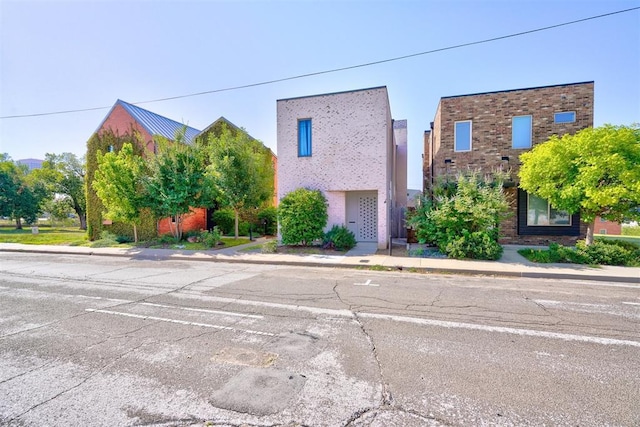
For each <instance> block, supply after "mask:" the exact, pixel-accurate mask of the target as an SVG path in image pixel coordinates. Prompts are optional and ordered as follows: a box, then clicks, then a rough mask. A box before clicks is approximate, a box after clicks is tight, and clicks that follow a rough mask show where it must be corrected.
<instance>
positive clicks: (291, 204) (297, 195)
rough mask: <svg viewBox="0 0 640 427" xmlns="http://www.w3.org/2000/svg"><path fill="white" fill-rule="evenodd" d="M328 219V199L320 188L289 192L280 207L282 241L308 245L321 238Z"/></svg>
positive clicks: (290, 243) (279, 217)
mask: <svg viewBox="0 0 640 427" xmlns="http://www.w3.org/2000/svg"><path fill="white" fill-rule="evenodd" d="M327 219H328V214H327V199H325V197H324V195H323V194H322V193H321V192H320V191H319V190H309V189H306V188H298V189H297V190H294V191H292V192H290V193H287V195H285V196H284V197H283V198H282V200H281V201H280V206H279V207H278V220H279V221H280V232H281V234H282V243H283V244H285V245H304V246H307V245H310V244H311V243H313V241H314V240H321V239H322V238H323V237H324V233H323V231H322V230H323V229H324V227H325V225H326V224H327Z"/></svg>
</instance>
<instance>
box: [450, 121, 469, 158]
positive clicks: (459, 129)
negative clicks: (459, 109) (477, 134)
mask: <svg viewBox="0 0 640 427" xmlns="http://www.w3.org/2000/svg"><path fill="white" fill-rule="evenodd" d="M453 139H454V146H453V151H471V120H465V121H461V122H455V128H454V131H453Z"/></svg>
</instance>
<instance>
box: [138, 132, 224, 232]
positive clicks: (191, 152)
mask: <svg viewBox="0 0 640 427" xmlns="http://www.w3.org/2000/svg"><path fill="white" fill-rule="evenodd" d="M183 141H184V132H180V133H178V135H177V136H176V141H175V142H172V141H169V140H167V139H165V138H162V137H158V139H157V142H158V153H157V155H156V156H155V157H154V158H153V160H152V162H151V167H150V172H151V173H150V176H149V178H148V179H147V180H146V181H145V193H146V195H147V199H146V205H147V207H149V208H150V209H151V211H152V212H153V213H154V214H155V215H156V216H157V217H158V218H166V217H175V219H176V221H175V228H172V229H171V233H172V234H173V236H174V237H175V238H176V240H180V239H182V217H183V216H184V215H185V214H187V213H189V212H190V211H191V207H192V206H201V207H205V206H208V205H210V204H211V203H212V197H211V183H210V181H209V179H208V175H207V174H206V169H205V162H204V160H205V159H204V154H203V152H202V150H200V149H198V148H197V147H195V146H193V145H187V144H185V143H184V142H183ZM171 224H173V221H171ZM170 227H172V225H170Z"/></svg>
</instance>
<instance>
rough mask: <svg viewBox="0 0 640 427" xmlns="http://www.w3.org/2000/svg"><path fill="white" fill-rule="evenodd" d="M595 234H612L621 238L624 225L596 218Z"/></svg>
mask: <svg viewBox="0 0 640 427" xmlns="http://www.w3.org/2000/svg"><path fill="white" fill-rule="evenodd" d="M593 232H594V233H596V234H611V235H613V236H620V235H621V234H622V224H620V223H619V222H613V221H607V220H604V219H602V218H600V217H598V218H596V221H595V227H594V229H593Z"/></svg>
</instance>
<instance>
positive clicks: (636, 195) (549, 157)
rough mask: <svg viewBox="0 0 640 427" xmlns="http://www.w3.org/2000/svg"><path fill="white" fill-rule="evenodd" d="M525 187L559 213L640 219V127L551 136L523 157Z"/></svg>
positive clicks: (590, 232)
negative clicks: (558, 210)
mask: <svg viewBox="0 0 640 427" xmlns="http://www.w3.org/2000/svg"><path fill="white" fill-rule="evenodd" d="M520 161H521V162H522V166H521V167H520V172H519V176H520V187H521V188H523V189H524V190H526V191H527V192H529V193H531V194H534V195H536V196H538V197H542V198H544V199H546V200H548V201H549V203H550V204H551V205H552V206H553V207H554V208H556V209H560V210H564V211H567V212H568V213H570V214H574V213H577V212H579V213H580V216H581V218H582V220H583V221H585V222H586V223H588V224H589V228H588V230H587V238H586V244H587V245H590V244H592V243H593V233H594V221H595V219H596V217H598V216H600V217H602V218H604V219H607V220H610V221H616V222H622V221H623V220H625V219H640V209H639V207H640V126H639V125H637V124H636V125H631V126H612V125H604V126H601V127H598V128H589V129H583V130H581V131H580V132H578V133H576V134H575V135H569V134H567V135H563V136H562V137H558V136H556V135H554V136H552V137H551V138H550V139H549V140H548V141H546V142H544V143H543V144H540V145H537V146H536V147H534V148H533V150H531V151H529V152H527V153H524V154H522V155H520Z"/></svg>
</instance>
